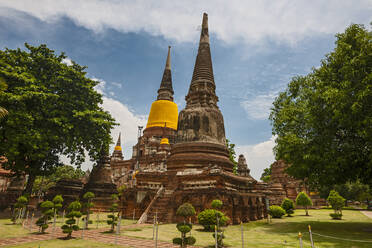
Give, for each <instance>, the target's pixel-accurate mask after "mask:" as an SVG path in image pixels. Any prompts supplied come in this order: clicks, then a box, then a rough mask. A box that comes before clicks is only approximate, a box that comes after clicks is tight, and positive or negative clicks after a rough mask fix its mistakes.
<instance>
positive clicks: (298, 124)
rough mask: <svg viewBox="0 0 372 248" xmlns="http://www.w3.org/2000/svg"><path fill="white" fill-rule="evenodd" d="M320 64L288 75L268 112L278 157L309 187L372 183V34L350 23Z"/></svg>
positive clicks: (362, 27) (293, 174) (291, 172)
mask: <svg viewBox="0 0 372 248" xmlns="http://www.w3.org/2000/svg"><path fill="white" fill-rule="evenodd" d="M336 38H337V40H336V42H335V44H336V46H335V48H334V50H333V51H332V52H330V53H329V54H327V55H326V57H325V58H324V59H323V60H322V61H321V65H320V67H318V68H313V70H312V72H311V73H309V74H308V75H306V76H299V77H295V78H293V79H292V81H291V82H290V83H289V84H288V87H287V89H286V90H285V91H284V92H281V93H280V94H279V96H278V97H277V98H276V99H275V101H274V103H273V107H272V111H271V114H270V120H271V123H272V126H273V134H274V135H277V139H276V146H275V148H274V150H275V154H276V158H277V159H284V160H285V161H286V162H287V163H288V164H291V166H290V167H289V168H288V169H287V172H288V173H289V174H290V175H292V176H294V177H295V178H298V179H303V180H304V179H306V180H307V182H308V183H309V186H311V187H315V188H318V187H320V186H321V185H334V184H340V183H341V184H342V183H346V182H347V181H350V180H351V181H355V180H357V179H360V180H361V182H362V183H366V184H369V185H372V180H371V178H372V156H371V154H372V153H371V151H372V143H371V140H372V87H371V84H372V59H371V57H372V32H369V31H368V30H367V29H366V28H365V27H364V26H363V25H357V24H352V25H350V26H349V27H348V28H347V29H346V30H345V32H344V33H340V34H337V35H336Z"/></svg>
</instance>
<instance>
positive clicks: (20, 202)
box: [11, 195, 28, 224]
mask: <svg viewBox="0 0 372 248" xmlns="http://www.w3.org/2000/svg"><path fill="white" fill-rule="evenodd" d="M27 203H28V199H27V197H26V196H24V195H23V196H20V197H18V198H17V202H16V203H15V204H14V211H13V215H12V219H11V220H12V222H13V224H16V222H17V219H20V218H22V217H23V216H22V215H23V212H24V209H25V207H26V206H27Z"/></svg>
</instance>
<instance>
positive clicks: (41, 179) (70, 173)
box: [32, 165, 85, 195]
mask: <svg viewBox="0 0 372 248" xmlns="http://www.w3.org/2000/svg"><path fill="white" fill-rule="evenodd" d="M84 175H85V172H84V171H83V170H81V169H80V168H74V167H73V166H71V165H62V166H59V167H57V168H56V169H55V170H53V172H51V174H50V175H47V176H37V177H36V179H35V182H34V185H33V188H32V192H33V193H34V194H39V193H41V194H42V195H44V194H46V193H47V191H48V190H49V189H50V188H51V187H53V186H55V185H56V183H57V182H58V181H59V180H61V179H79V178H82V177H83V176H84Z"/></svg>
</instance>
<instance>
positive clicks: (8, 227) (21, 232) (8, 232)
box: [0, 219, 30, 239]
mask: <svg viewBox="0 0 372 248" xmlns="http://www.w3.org/2000/svg"><path fill="white" fill-rule="evenodd" d="M29 233H30V232H29V231H28V230H27V229H24V228H22V225H20V224H16V225H13V224H12V222H11V221H10V219H0V239H3V238H13V237H20V236H26V235H28V234H29Z"/></svg>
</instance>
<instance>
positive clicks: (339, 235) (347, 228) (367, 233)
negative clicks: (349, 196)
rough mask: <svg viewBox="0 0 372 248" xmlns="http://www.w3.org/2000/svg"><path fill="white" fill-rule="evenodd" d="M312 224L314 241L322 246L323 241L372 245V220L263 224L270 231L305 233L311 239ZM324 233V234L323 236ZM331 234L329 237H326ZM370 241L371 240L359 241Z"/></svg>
mask: <svg viewBox="0 0 372 248" xmlns="http://www.w3.org/2000/svg"><path fill="white" fill-rule="evenodd" d="M309 225H310V226H311V230H312V233H313V239H314V242H316V243H318V245H319V246H320V247H322V245H321V243H322V242H326V243H331V244H332V245H334V246H335V247H372V235H371V234H372V222H371V223H368V222H339V221H335V220H333V221H331V222H322V221H314V220H309V221H299V222H295V221H291V222H280V223H272V224H267V225H265V226H262V228H263V229H264V230H266V231H267V232H268V233H276V234H283V235H284V234H287V235H288V234H290V233H294V235H296V233H299V232H301V233H303V235H304V236H303V237H304V239H305V240H308V239H309V233H308V232H309V229H308V226H309ZM322 235H324V236H322ZM326 236H329V237H326ZM358 240H361V241H369V242H357V241H358Z"/></svg>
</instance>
